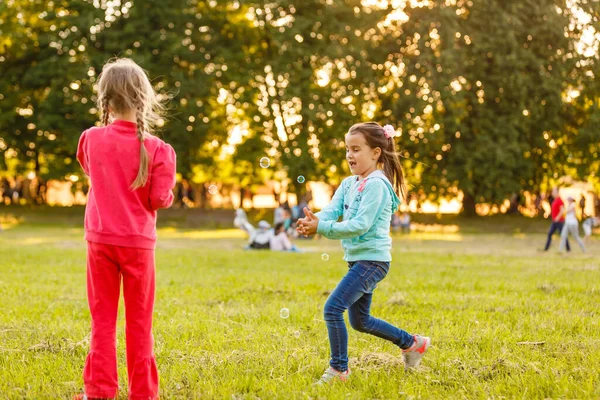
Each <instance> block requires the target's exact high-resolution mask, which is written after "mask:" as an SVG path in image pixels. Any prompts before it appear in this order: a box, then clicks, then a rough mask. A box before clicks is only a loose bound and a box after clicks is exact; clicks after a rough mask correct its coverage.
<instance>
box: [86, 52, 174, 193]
mask: <svg viewBox="0 0 600 400" xmlns="http://www.w3.org/2000/svg"><path fill="white" fill-rule="evenodd" d="M97 103H98V108H99V109H100V110H101V112H102V114H101V120H102V124H103V125H108V124H109V118H110V116H109V107H110V109H111V111H114V112H116V113H120V114H121V113H127V112H131V111H135V118H136V122H137V137H138V139H139V141H140V167H139V169H138V174H137V177H136V178H135V180H134V181H133V183H132V184H131V190H135V189H137V188H140V187H142V186H144V185H145V184H146V182H147V181H148V165H149V163H150V156H149V155H148V150H146V147H145V146H144V140H145V139H146V138H147V137H148V136H149V135H151V134H152V131H153V128H154V127H155V126H156V125H157V122H158V120H159V119H160V118H161V114H162V112H163V111H164V105H163V104H162V103H161V101H160V99H159V98H158V96H157V95H156V92H155V91H154V88H153V87H152V84H151V83H150V80H149V79H148V75H146V72H145V71H144V70H143V69H142V68H141V67H140V66H139V65H137V64H136V63H135V62H134V61H133V60H130V59H128V58H116V59H113V60H109V61H108V62H107V63H106V64H105V65H104V67H103V68H102V72H101V73H100V76H99V79H98V102H97Z"/></svg>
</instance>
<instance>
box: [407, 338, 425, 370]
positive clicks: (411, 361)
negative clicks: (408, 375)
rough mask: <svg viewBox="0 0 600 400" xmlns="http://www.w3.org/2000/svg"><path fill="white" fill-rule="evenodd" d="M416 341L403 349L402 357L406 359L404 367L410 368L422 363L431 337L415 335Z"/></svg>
mask: <svg viewBox="0 0 600 400" xmlns="http://www.w3.org/2000/svg"><path fill="white" fill-rule="evenodd" d="M414 338H415V342H414V343H413V345H412V346H410V347H409V348H408V349H404V350H402V359H403V360H404V369H405V370H409V369H413V368H417V367H418V366H419V364H420V363H421V359H422V358H423V354H425V352H426V351H427V349H428V348H429V345H430V344H431V339H430V338H428V337H427V336H420V335H415V336H414Z"/></svg>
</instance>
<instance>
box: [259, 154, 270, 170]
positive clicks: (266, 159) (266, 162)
mask: <svg viewBox="0 0 600 400" xmlns="http://www.w3.org/2000/svg"><path fill="white" fill-rule="evenodd" d="M259 164H260V167H261V168H269V166H270V165H271V160H270V159H269V157H263V158H261V159H260V162H259Z"/></svg>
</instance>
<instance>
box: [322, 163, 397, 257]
mask: <svg viewBox="0 0 600 400" xmlns="http://www.w3.org/2000/svg"><path fill="white" fill-rule="evenodd" d="M399 205H400V199H399V198H398V196H397V195H396V193H395V192H394V188H393V187H392V184H391V183H390V181H389V180H388V179H387V177H386V176H385V174H384V173H383V171H381V170H375V171H373V172H372V173H371V174H369V176H367V177H366V178H365V179H362V180H359V178H358V176H349V177H348V178H346V179H344V180H343V181H342V184H341V185H340V186H339V188H338V189H337V190H336V191H335V194H334V195H333V198H332V199H331V202H330V203H329V204H328V205H327V206H326V207H325V208H323V210H321V211H319V212H318V213H315V215H316V216H317V217H318V218H319V226H318V227H317V233H319V234H321V235H323V236H325V237H326V238H328V239H342V248H343V249H344V260H346V261H348V262H352V261H358V260H368V261H387V262H389V261H391V260H392V255H391V253H390V250H391V248H392V239H391V237H390V222H391V219H392V215H393V214H394V212H395V211H396V210H397V209H398V206H399ZM340 217H342V220H341V221H339V219H340ZM338 221H339V222H338Z"/></svg>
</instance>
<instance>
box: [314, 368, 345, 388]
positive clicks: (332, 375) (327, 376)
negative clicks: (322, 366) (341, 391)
mask: <svg viewBox="0 0 600 400" xmlns="http://www.w3.org/2000/svg"><path fill="white" fill-rule="evenodd" d="M349 376H350V370H349V369H348V370H346V371H344V372H340V371H338V370H337V369H335V368H332V367H329V368H327V370H326V371H325V372H324V373H323V375H322V376H321V379H319V380H318V381H317V383H315V385H324V384H326V383H333V382H334V381H336V380H338V379H339V380H340V381H342V382H346V380H348V377H349Z"/></svg>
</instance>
